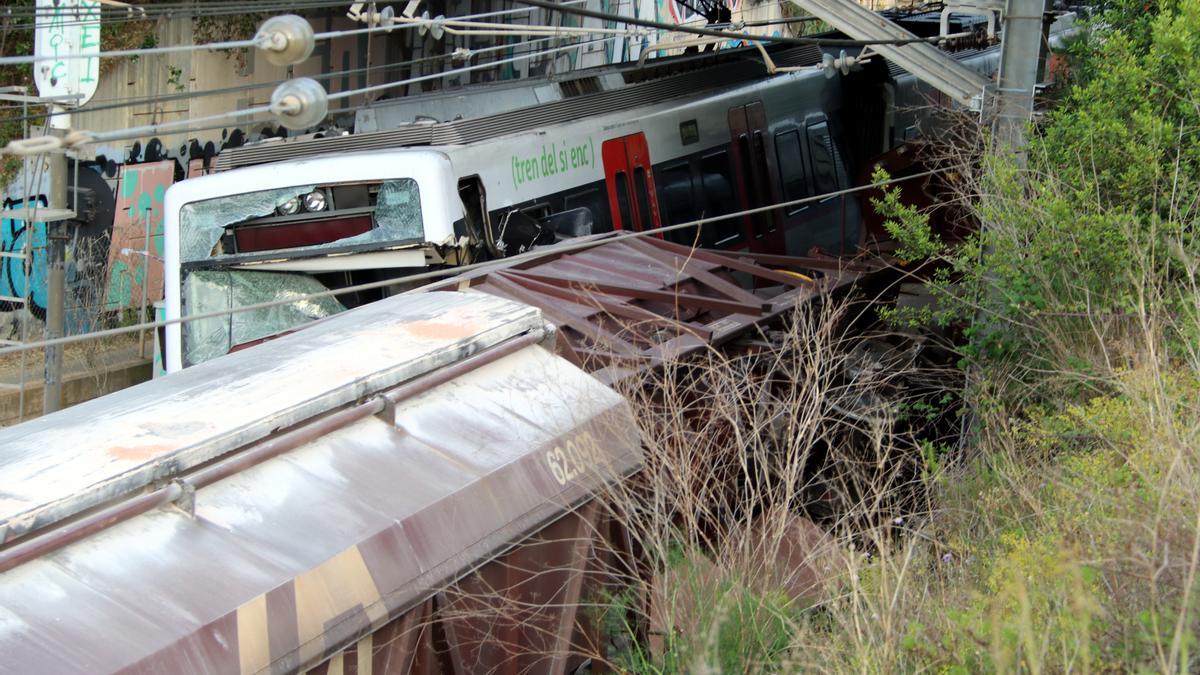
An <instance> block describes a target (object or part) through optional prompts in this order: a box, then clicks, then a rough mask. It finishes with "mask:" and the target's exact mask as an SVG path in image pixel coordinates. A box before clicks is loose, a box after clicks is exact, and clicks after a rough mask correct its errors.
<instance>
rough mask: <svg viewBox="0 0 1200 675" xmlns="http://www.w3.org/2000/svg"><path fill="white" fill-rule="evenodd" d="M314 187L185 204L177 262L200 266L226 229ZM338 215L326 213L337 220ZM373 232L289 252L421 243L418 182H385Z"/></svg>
mask: <svg viewBox="0 0 1200 675" xmlns="http://www.w3.org/2000/svg"><path fill="white" fill-rule="evenodd" d="M314 188H315V186H314V185H301V186H297V187H289V188H280V189H278V190H261V191H258V192H250V193H246V194H238V195H229V196H227V197H217V198H214V199H205V200H203V201H198V202H192V203H190V204H185V205H184V206H183V208H182V209H181V210H180V217H179V221H180V235H179V249H180V251H179V256H180V259H181V260H182V261H183V262H194V261H197V260H204V259H206V258H208V257H209V256H210V255H211V254H212V250H213V247H214V246H216V245H217V242H218V241H220V239H221V235H222V234H224V231H225V228H226V227H227V226H229V225H234V224H236V223H240V222H242V221H245V220H249V219H251V218H260V217H262V216H269V215H271V214H273V213H274V212H275V209H277V208H278V207H279V206H280V205H282V204H283V203H284V202H286V201H288V200H289V199H292V198H293V197H300V196H302V195H304V194H306V193H308V192H312V191H313V189H314ZM336 213H337V212H336V211H331V212H329V214H330V215H335V214H336ZM372 225H373V227H372V229H371V230H370V231H369V232H363V233H362V234H357V235H354V236H350V237H344V238H342V239H337V240H334V241H331V242H327V243H324V244H317V245H313V246H297V247H294V248H289V249H287V250H289V251H294V252H295V253H297V254H304V255H311V254H312V253H313V252H315V251H320V250H321V249H323V248H329V247H332V246H347V245H361V244H392V243H399V242H406V241H412V240H414V239H416V240H423V239H424V237H425V226H424V223H423V222H422V220H421V192H420V190H419V189H418V187H417V181H415V180H413V179H412V178H400V179H396V180H389V181H385V182H384V183H383V184H382V185H381V186H380V188H379V192H378V195H377V196H376V202H375V211H374V216H373V220H372Z"/></svg>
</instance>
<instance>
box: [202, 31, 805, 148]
mask: <svg viewBox="0 0 1200 675" xmlns="http://www.w3.org/2000/svg"><path fill="white" fill-rule="evenodd" d="M730 51H734V52H735V53H736V56H734V55H731V54H723V53H721V52H718V53H717V54H716V55H706V56H707V57H708V58H707V59H698V60H693V61H689V62H685V63H686V64H687V65H686V66H678V70H672V68H671V67H670V64H657V65H656V66H653V67H647V68H646V69H635V68H632V67H630V66H625V67H623V68H621V69H620V70H619V71H615V72H616V73H617V76H616V77H600V76H599V75H595V76H592V77H591V78H590V80H591V82H592V84H590V85H588V86H582V85H574V86H573V88H571V89H570V90H569V91H570V95H568V96H562V97H560V98H557V99H556V100H552V101H548V102H540V103H535V104H534V105H529V106H526V107H522V108H517V109H510V110H505V111H503V112H498V113H496V114H492V115H484V116H481V117H474V118H468V119H461V120H452V121H449V122H420V123H415V124H395V125H394V126H392V127H391V128H388V129H386V130H384V131H374V132H368V133H357V134H348V135H337V136H325V137H302V138H295V139H284V140H278V141H276V140H272V141H269V142H266V143H259V144H256V145H247V146H243V147H239V148H227V149H225V150H223V151H222V152H221V153H220V154H219V155H217V156H216V158H215V159H214V160H213V161H214V167H215V168H216V169H217V170H218V171H222V170H227V169H233V168H238V167H243V166H249V165H254V164H265V163H269V162H277V161H283V160H293V159H295V158H297V157H307V156H313V155H322V154H332V153H344V152H352V151H356V150H366V149H376V148H385V147H400V146H415V145H434V146H438V145H462V144H469V143H477V142H480V141H485V140H489V139H492V138H498V137H501V136H507V135H510V134H515V133H519V132H522V131H528V130H532V129H539V128H543V127H546V126H550V125H554V124H561V123H564V122H569V121H574V120H577V119H580V118H585V117H594V116H598V115H603V114H606V113H612V112H617V111H623V110H630V109H633V108H638V107H642V106H649V105H654V104H658V103H662V102H665V101H671V100H675V99H683V98H688V97H697V96H701V95H705V94H708V93H711V92H714V91H719V90H722V89H728V88H732V87H736V86H740V85H745V84H747V83H749V82H755V81H759V80H763V79H767V78H770V77H772V76H771V75H770V74H768V73H767V70H766V66H765V65H764V64H763V62H762V60H761V59H760V57H759V56H758V52H757V51H754V50H748V51H747V50H730ZM718 57H719V58H718ZM771 58H772V60H773V61H774V63H775V65H777V66H779V67H794V66H812V65H816V64H818V63H820V62H821V50H820V49H818V48H817V47H814V46H803V47H792V48H787V49H781V50H777V51H774V52H773V53H772V57H771ZM610 68H611V67H610ZM643 70H645V71H646V72H642V71H643ZM809 75H811V76H815V77H822V75H821V74H820V73H817V72H816V71H813V72H812V73H809ZM578 81H579V78H576V79H574V80H571V81H570V82H578ZM527 86H528V87H530V88H531V89H532V88H533V87H535V86H541V85H540V84H539V85H527ZM559 86H562V85H561V84H560V85H559ZM529 100H533V101H536V100H537V99H536V98H534V97H532V96H531V97H529ZM377 114H379V113H377ZM377 126H381V127H382V126H384V125H383V124H380V123H377Z"/></svg>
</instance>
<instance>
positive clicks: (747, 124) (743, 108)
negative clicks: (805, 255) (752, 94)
mask: <svg viewBox="0 0 1200 675" xmlns="http://www.w3.org/2000/svg"><path fill="white" fill-rule="evenodd" d="M767 129H768V128H767V113H766V110H765V109H764V108H763V104H762V102H761V101H755V102H753V103H748V104H746V105H739V106H735V107H733V108H730V109H729V140H730V145H731V149H732V155H733V161H734V166H735V167H736V171H737V184H738V185H737V190H738V194H739V198H740V199H741V203H742V208H744V209H756V208H761V207H763V206H769V205H771V204H778V203H779V202H781V201H783V197H782V195H781V193H780V189H779V171H778V168H777V167H776V166H775V153H774V152H773V150H774V148H772V147H771V144H770V138H769V137H768V136H767V133H768V130H767ZM782 222H783V217H782V214H781V213H780V209H772V210H770V211H764V212H762V213H756V214H753V215H749V216H746V217H745V218H744V219H743V227H744V231H745V233H746V237H747V239H749V241H750V250H752V251H761V252H764V253H779V254H782V253H785V250H784V249H785V246H786V244H785V243H784V238H783V229H782V228H781V227H780V225H781V224H782Z"/></svg>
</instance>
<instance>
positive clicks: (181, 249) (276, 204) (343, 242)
mask: <svg viewBox="0 0 1200 675" xmlns="http://www.w3.org/2000/svg"><path fill="white" fill-rule="evenodd" d="M454 184H455V183H454V179H453V177H452V175H451V167H450V162H449V160H448V159H447V157H446V156H445V155H444V154H442V153H440V152H437V151H432V150H422V149H399V150H386V151H374V152H363V153H354V154H343V155H334V156H324V157H316V158H308V159H301V160H297V161H296V162H293V163H290V164H289V165H288V166H287V167H286V170H285V169H283V168H281V167H279V166H277V165H263V166H256V167H248V168H246V169H243V170H240V171H236V172H230V173H219V174H214V175H211V176H204V177H200V178H197V179H193V180H187V181H183V182H180V183H177V184H176V185H174V186H172V187H171V188H170V189H169V190H168V191H167V195H166V200H165V212H166V213H165V221H166V223H165V224H166V228H165V231H166V233H167V234H166V241H165V243H166V250H165V266H166V269H167V270H168V271H169V272H168V274H167V275H166V276H167V279H166V298H167V303H166V310H167V317H168V318H171V319H175V318H181V317H183V318H186V317H191V316H196V315H200V314H209V313H215V312H220V311H222V310H229V309H231V308H233V307H244V306H246V305H253V304H257V303H263V302H269V301H274V300H281V299H286V298H288V297H290V296H296V297H300V296H307V295H310V294H312V293H316V292H320V291H324V290H326V289H327V288H334V287H341V286H347V285H349V284H350V283H362V282H364V281H370V280H372V278H374V276H377V275H381V274H389V276H395V275H396V273H397V272H399V273H407V274H411V273H414V272H417V271H420V270H421V269H424V268H427V267H429V266H431V265H440V264H443V263H451V264H455V263H460V262H463V260H462V257H463V256H466V255H469V253H468V251H467V240H466V238H464V237H460V236H458V235H456V234H455V228H454V226H453V223H455V222H456V221H461V220H462V218H463V207H462V201H461V200H460V199H459V196H458V195H457V194H456V193H455V191H454ZM374 299H377V298H373V297H372V298H354V297H350V298H346V297H340V298H334V297H330V296H325V297H321V298H316V299H310V300H306V301H304V302H297V303H292V304H287V305H279V306H275V307H271V308H267V309H263V310H249V311H243V312H239V313H236V314H231V315H225V316H220V317H212V318H207V319H200V320H195V321H188V322H186V323H185V324H183V326H182V327H181V326H180V325H178V324H173V325H170V326H168V327H167V331H166V336H165V337H166V345H167V350H166V365H167V369H168V370H169V371H174V370H178V369H179V368H181V367H184V366H188V365H192V364H195V363H199V362H201V361H206V360H208V359H210V358H215V357H216V356H220V355H222V354H225V353H227V352H229V351H230V350H232V349H234V348H236V347H237V346H238V345H241V344H245V343H248V342H253V341H254V340H257V339H260V338H262V337H265V336H267V335H271V334H274V333H277V332H279V331H281V330H285V329H288V328H290V327H292V326H295V325H297V324H300V323H304V322H306V321H311V320H314V319H319V318H322V317H325V316H329V315H332V314H335V313H337V312H339V311H341V310H343V309H344V308H345V307H346V306H347V304H361V302H366V301H370V300H374Z"/></svg>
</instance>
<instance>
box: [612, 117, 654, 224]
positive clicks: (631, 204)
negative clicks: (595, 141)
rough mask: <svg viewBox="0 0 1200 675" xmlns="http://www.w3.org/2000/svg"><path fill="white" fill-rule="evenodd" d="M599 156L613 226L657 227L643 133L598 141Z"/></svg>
mask: <svg viewBox="0 0 1200 675" xmlns="http://www.w3.org/2000/svg"><path fill="white" fill-rule="evenodd" d="M600 156H601V158H602V160H603V161H604V180H605V183H606V184H607V185H608V207H609V211H610V212H611V213H612V225H613V229H614V230H635V231H637V232H641V231H642V230H648V229H651V228H656V227H661V226H662V220H661V219H660V218H659V215H658V196H657V193H656V192H655V190H654V172H653V170H652V165H651V164H650V150H649V148H647V147H646V134H643V133H641V132H638V133H636V134H632V135H629V136H622V137H620V138H610V139H608V140H607V141H604V142H603V143H601V144H600ZM657 236H658V237H660V238H661V237H662V235H661V234H659V235H657Z"/></svg>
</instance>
